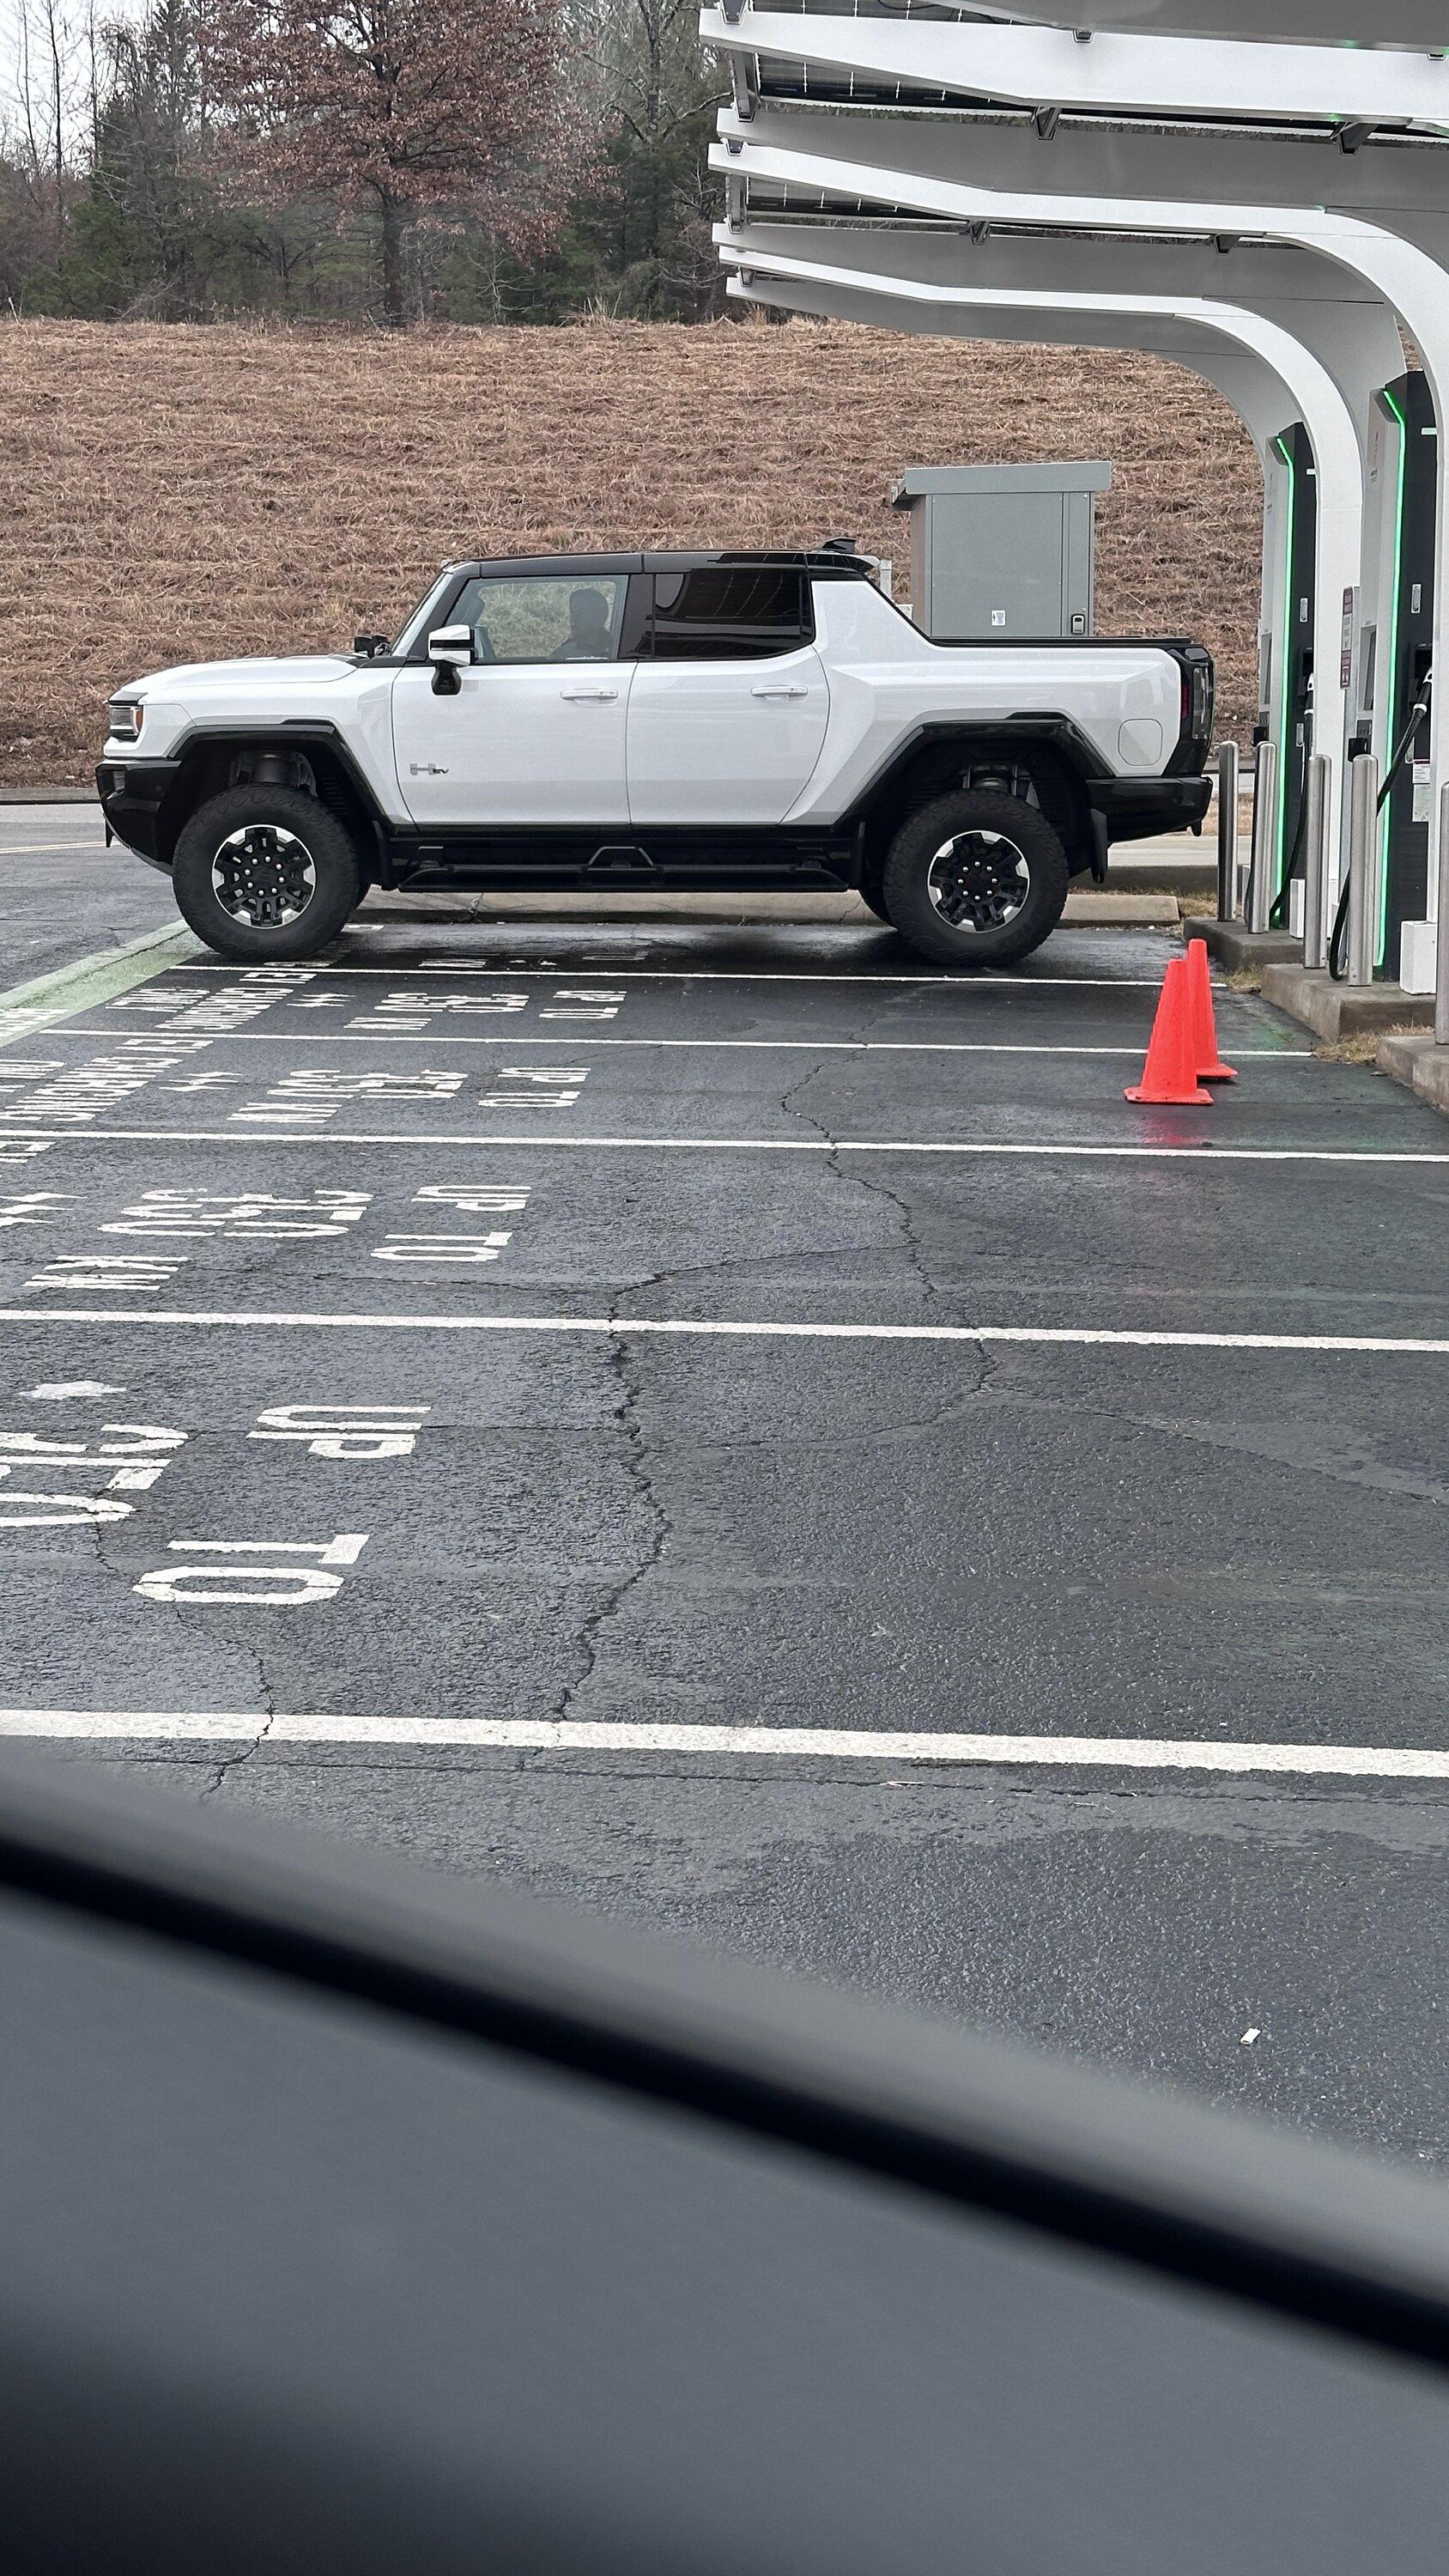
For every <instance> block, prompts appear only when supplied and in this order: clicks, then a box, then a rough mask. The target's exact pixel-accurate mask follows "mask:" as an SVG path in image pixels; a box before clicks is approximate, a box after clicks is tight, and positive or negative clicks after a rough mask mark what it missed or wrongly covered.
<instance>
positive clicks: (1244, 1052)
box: [45, 1020, 1313, 1064]
mask: <svg viewBox="0 0 1449 2576" xmlns="http://www.w3.org/2000/svg"><path fill="white" fill-rule="evenodd" d="M167 1025H168V1024H167V1023H166V1022H165V1021H164V1020H163V1021H161V1022H160V1023H159V1024H158V1025H155V1026H153V1028H152V1029H150V1030H148V1032H147V1035H148V1036H151V1035H155V1036H164V1035H165V1034H166V1031H167ZM45 1034H46V1036H47V1038H51V1037H57V1038H89V1039H90V1040H91V1041H92V1042H93V1043H94V1042H95V1041H96V1040H97V1039H108V1038H114V1037H115V1036H116V1035H117V1034H118V1032H117V1031H116V1030H114V1029H81V1028H75V1027H73V1026H69V1025H67V1026H66V1027H63V1028H48V1029H47V1030H46V1033H45ZM213 1034H214V1035H215V1036H216V1037H217V1038H221V1039H224V1040H225V1041H226V1042H227V1043H228V1044H229V1045H231V1044H235V1045H238V1046H383V1047H386V1046H414V1047H432V1048H434V1049H435V1050H436V1049H437V1048H439V1047H460V1046H467V1047H493V1048H495V1049H496V1048H498V1047H501V1046H508V1047H552V1048H553V1049H554V1050H555V1052H557V1050H558V1049H559V1048H560V1047H684V1048H690V1047H693V1048H695V1049H698V1048H701V1047H714V1048H725V1049H738V1050H740V1051H742V1052H744V1053H746V1054H751V1053H753V1054H765V1055H1108V1056H1120V1057H1121V1058H1122V1059H1123V1060H1124V1061H1130V1062H1131V1063H1133V1064H1135V1063H1136V1062H1137V1059H1138V1057H1139V1056H1140V1055H1141V1053H1142V1047H1143V1041H1142V1039H1141V1038H1138V1039H1136V1040H1135V1041H1134V1042H1133V1043H1132V1044H1131V1045H1130V1046H1050V1045H1048V1044H1046V1043H1045V1042H1043V1043H1040V1044H1028V1043H1026V1042H1025V1041H1024V1040H1020V1039H1004V1038H627V1037H617V1038H616V1037H607V1038H582V1037H579V1036H578V1035H577V1033H576V1032H575V1031H574V1030H573V1029H570V1030H569V1032H568V1034H567V1037H562V1036H557V1035H554V1036H549V1037H518V1036H516V1035H515V1034H514V1032H513V1031H512V1030H509V1031H507V1032H506V1033H505V1032H503V1031H500V1032H499V1034H498V1035H497V1036H496V1037H486V1038H485V1037H472V1036H470V1035H468V1034H467V1033H466V1032H465V1031H462V1030H458V1029H450V1028H445V1027H441V1026H440V1027H437V1028H434V1029H425V1030H424V1031H423V1032H422V1033H421V1035H419V1036H416V1037H412V1036H408V1037H404V1036H399V1035H398V1034H396V1033H395V1032H394V1031H391V1030H383V1031H382V1032H381V1033H380V1034H379V1033H369V1032H368V1031H367V1030H365V1029H359V1030H356V1031H353V1030H351V1029H247V1028H236V1029H217V1030H216V1031H215V1032H214V1033H213ZM1233 1053H1234V1055H1235V1056H1244V1057H1248V1056H1262V1057H1264V1058H1266V1059H1267V1061H1268V1062H1270V1063H1274V1064H1276V1063H1279V1062H1283V1061H1308V1062H1311V1061H1312V1059H1313V1049H1312V1047H1255V1046H1237V1045H1234V1047H1233Z"/></svg>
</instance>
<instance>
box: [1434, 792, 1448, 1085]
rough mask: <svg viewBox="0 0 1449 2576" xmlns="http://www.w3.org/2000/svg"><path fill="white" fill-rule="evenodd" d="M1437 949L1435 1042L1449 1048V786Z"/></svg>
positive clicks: (1444, 795) (1442, 806)
mask: <svg viewBox="0 0 1449 2576" xmlns="http://www.w3.org/2000/svg"><path fill="white" fill-rule="evenodd" d="M1434 949H1435V961H1434V1043H1435V1045H1436V1046H1449V787H1441V788H1440V790H1439V932H1438V937H1437V938H1436V940H1435V942H1434Z"/></svg>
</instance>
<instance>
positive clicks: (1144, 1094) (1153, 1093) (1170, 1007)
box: [1123, 949, 1212, 1107]
mask: <svg viewBox="0 0 1449 2576" xmlns="http://www.w3.org/2000/svg"><path fill="white" fill-rule="evenodd" d="M1203 954H1204V956H1206V954H1207V951H1206V949H1204V951H1203ZM1123 1097H1124V1099H1127V1100H1142V1101H1147V1102H1152V1103H1158V1104H1161V1105H1162V1106H1163V1107H1168V1106H1173V1105H1177V1104H1185V1103H1186V1102H1188V1101H1194V1100H1201V1101H1210V1100H1211V1099H1212V1093H1211V1092H1210V1091H1204V1090H1203V1089H1202V1086H1201V1084H1200V1083H1199V1081H1198V1078H1197V1051H1196V1048H1195V1046H1194V1043H1193V1027H1192V1001H1191V996H1190V994H1189V991H1188V982H1187V959H1186V958H1185V957H1174V958H1173V960H1172V963H1171V965H1170V966H1169V967H1168V970H1167V973H1166V974H1165V975H1164V976H1163V979H1162V992H1161V995H1160V997H1159V1000H1158V1004H1157V1017H1156V1019H1155V1020H1154V1021H1153V1023H1152V1035H1151V1037H1150V1038H1149V1039H1148V1041H1147V1062H1146V1064H1145V1065H1144V1066H1143V1068H1142V1080H1141V1081H1140V1082H1138V1083H1134V1084H1133V1086H1132V1089H1131V1090H1130V1091H1128V1092H1125V1093H1124V1094H1123Z"/></svg>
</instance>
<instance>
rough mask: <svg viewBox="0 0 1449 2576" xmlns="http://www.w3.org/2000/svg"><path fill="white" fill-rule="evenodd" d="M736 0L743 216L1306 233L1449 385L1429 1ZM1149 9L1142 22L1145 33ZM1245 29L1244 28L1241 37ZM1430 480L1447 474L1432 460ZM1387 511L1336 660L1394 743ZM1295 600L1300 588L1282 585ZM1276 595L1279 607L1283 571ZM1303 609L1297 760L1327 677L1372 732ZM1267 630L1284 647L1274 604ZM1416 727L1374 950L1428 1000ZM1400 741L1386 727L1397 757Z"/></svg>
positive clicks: (1375, 405)
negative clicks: (1373, 650)
mask: <svg viewBox="0 0 1449 2576" xmlns="http://www.w3.org/2000/svg"><path fill="white" fill-rule="evenodd" d="M726 10H728V15H723V13H715V10H705V15H703V33H705V39H708V41H710V44H715V46H718V49H721V52H723V57H726V62H728V67H731V82H734V108H731V111H726V116H721V139H723V149H721V157H718V165H723V167H726V204H728V214H731V227H739V222H741V216H744V214H746V211H749V216H754V214H762V216H770V214H777V211H780V209H782V204H793V206H795V209H800V206H808V209H811V211H813V222H816V229H821V224H824V222H829V216H831V214H834V222H829V229H831V232H834V227H836V224H839V216H842V214H844V216H849V211H854V209H878V211H880V219H906V222H919V219H921V216H924V219H934V222H942V219H945V224H952V222H955V224H957V227H973V229H975V234H981V232H983V229H988V232H991V237H996V227H1019V224H1032V227H1042V229H1048V232H1053V234H1055V247H1058V250H1068V247H1071V245H1068V240H1060V234H1071V232H1096V234H1117V240H1120V242H1122V240H1125V237H1132V240H1143V237H1153V234H1156V237H1158V240H1168V242H1181V240H1184V234H1189V237H1197V240H1204V242H1207V240H1210V242H1215V247H1217V252H1238V250H1243V252H1248V250H1259V247H1261V245H1266V242H1282V245H1297V247H1300V250H1302V252H1310V255H1313V258H1315V260H1318V263H1323V270H1325V276H1333V278H1338V281H1341V278H1343V276H1346V273H1349V276H1351V278H1356V281H1364V283H1367V286H1369V289H1372V291H1374V294H1377V296H1380V299H1382V301H1385V304H1387V307H1392V309H1395V312H1398V317H1400V319H1403V325H1405V327H1408V332H1410V335H1413V337H1416V343H1418V350H1421V355H1423V366H1426V386H1423V394H1426V397H1428V399H1431V402H1434V389H1436V381H1439V386H1446V384H1449V299H1446V296H1444V276H1446V268H1449V160H1446V152H1444V142H1446V129H1449V64H1446V62H1444V59H1441V57H1444V46H1441V28H1434V31H1426V28H1423V26H1418V23H1416V15H1413V10H1416V0H1403V5H1395V0H1390V5H1387V8H1385V13H1380V18H1377V23H1374V36H1377V44H1372V46H1364V44H1361V18H1359V13H1356V10H1349V8H1343V5H1341V8H1338V15H1343V18H1349V23H1346V26H1343V28H1341V31H1338V28H1328V23H1325V13H1323V10H1315V13H1313V23H1305V18H1307V10H1302V8H1295V5H1289V0H1264V5H1259V0H1253V8H1251V26H1243V23H1228V18H1225V10H1223V5H1220V0H1158V5H1153V0H1132V5H1130V8H1102V10H1094V8H1084V10H1073V18H1071V26H1066V28H1063V26H1060V23H1058V26H1040V23H1035V21H1040V18H1045V15H1048V13H1045V10H1035V13H1029V10H1022V8H1014V13H1011V21H1001V18H991V21H981V18H973V21H942V18H929V21H916V18H911V15H909V8H906V13H901V10H883V8H872V5H870V0H857V8H854V13H852V15H849V18H847V15H836V13H831V10H806V13H803V15H788V13H782V10H749V8H744V5H741V0H726ZM1238 15H1241V13H1238ZM1143 18H1148V21H1150V28H1153V31H1150V33H1143ZM1204 18H1210V26H1207V28H1204V26H1202V21H1204ZM1385 18H1387V26H1385ZM1027 21H1032V23H1027ZM1248 33H1251V39H1253V41H1238V39H1241V36H1248ZM1305 39H1310V41H1305ZM806 100H813V106H806ZM880 108H888V111H891V113H888V116H883V113H878V111H880ZM872 111H875V113H872ZM790 129H793V131H790ZM831 250H834V242H831ZM1233 265H1235V260H1233ZM1233 291H1235V289H1233ZM1387 363H1392V361H1380V366H1377V384H1374V386H1372V397H1369V402H1367V404H1356V428H1359V438H1361V443H1364V453H1367V448H1369V443H1372V438H1374V422H1377V417H1380V415H1382V410H1385V404H1382V399H1380V397H1382V386H1385V384H1392V381H1398V376H1403V358H1400V363H1398V366H1395V368H1392V376H1390V374H1387ZM1390 420H1392V412H1390ZM1431 446H1434V448H1439V443H1436V440H1431ZM1367 471H1369V466H1367ZM1269 474H1271V482H1274V484H1277V487H1279V489H1277V495H1274V497H1277V510H1271V513H1269V523H1271V533H1279V531H1282V544H1284V546H1287V538H1289V536H1292V538H1295V554H1300V551H1302V544H1305V531H1302V513H1305V497H1307V495H1305V487H1307V484H1310V482H1313V487H1315V489H1313V497H1315V500H1320V484H1323V474H1320V464H1318V459H1315V471H1313V477H1307V471H1305V456H1302V451H1295V448H1292V446H1289V448H1279V451H1277V456H1274V459H1271V466H1269ZM1289 477H1292V479H1289ZM1434 479H1436V487H1439V474H1436V477H1434ZM1289 495H1292V510H1289V507H1287V500H1289ZM1444 518H1446V513H1444V510H1441V507H1436V533H1434V551H1431V564H1428V567H1418V569H1416V580H1410V582H1408V587H1405V600H1408V598H1410V595H1413V587H1416V585H1418V598H1421V613H1423V608H1426V605H1428V616H1431V618H1439V616H1441V603H1444V592H1446V582H1444V562H1441V556H1444V554H1446V551H1449V533H1446V528H1444ZM1385 520H1387V513H1382V510H1380V507H1377V495H1374V500H1372V507H1369V510H1367V528H1369V541H1367V554H1364V562H1361V567H1359V577H1356V580H1354V582H1351V585H1349V582H1346V585H1343V590H1346V592H1349V598H1346V600H1343V595H1338V608H1341V618H1338V626H1341V636H1338V675H1341V677H1343V683H1349V688H1351V693H1354V698H1359V696H1361V693H1364V688H1369V690H1372V688H1374V675H1377V698H1380V706H1377V708H1374V711H1372V714H1374V719H1377V726H1380V734H1385V732H1387V716H1385V711H1382V665H1377V672H1374V665H1372V662H1367V659H1364V652H1361V634H1364V629H1367V626H1369V629H1374V631H1377V623H1380V618H1364V605H1367V603H1372V605H1374V608H1377V605H1380V603H1382V592H1385V582H1387V580H1390V567H1392V549H1390V567H1385V562H1382V554H1380V549H1377V541H1380V531H1382V528H1385ZM1421 536H1423V531H1421V528H1418V531H1416V533H1410V528H1408V520H1405V523H1403V526H1400V546H1403V544H1408V546H1410V549H1413V546H1416V544H1421ZM1385 546H1387V536H1385ZM1284 569H1287V567H1284ZM1302 595H1305V592H1302V587H1300V590H1297V592H1295V595H1292V598H1295V600H1302ZM1269 598H1271V590H1269ZM1282 598H1284V600H1287V598H1289V592H1287V580H1284V587H1282ZM1434 603H1439V605H1434ZM1310 621H1313V626H1315V629H1318V644H1315V649H1313V670H1310V667H1307V662H1305V657H1300V654H1295V652H1284V649H1279V665H1277V670H1274V672H1271V675H1269V677H1271V685H1269V690H1266V701H1269V708H1266V714H1269V721H1271V726H1274V732H1279V729H1284V719H1287V732H1289V742H1287V744H1284V750H1289V752H1292V750H1295V747H1297V744H1295V739H1292V737H1295V734H1297V711H1295V698H1297V701H1302V696H1305V688H1307V680H1310V677H1313V690H1315V698H1318V711H1315V716H1318V732H1315V739H1318V747H1320V750H1325V752H1328V755H1331V757H1333V755H1341V752H1343V750H1356V747H1359V744H1361V742H1364V732H1361V726H1359V729H1356V732H1354V734H1349V739H1346V742H1343V737H1338V739H1333V737H1331V732H1328V724H1325V714H1328V708H1325V685H1323V683H1325V670H1328V662H1325V649H1323V644H1325V623H1328V600H1318V605H1315V611H1310ZM1292 623H1295V634H1292V636H1289V634H1287V631H1284V634H1282V639H1279V641H1282V647H1289V644H1292V641H1295V639H1297V613H1295V621H1292ZM1264 634H1269V641H1271V639H1274V618H1271V616H1266V618H1264ZM1428 649H1434V636H1431V639H1428ZM1284 683H1287V696H1284ZM1416 703H1418V701H1416ZM1423 732H1426V734H1428V742H1426V744H1421V747H1426V750H1428V781H1426V778H1423V762H1421V765H1418V770H1421V773H1418V778H1400V781H1398V783H1395V786H1392V793H1390V801H1387V824H1385V866H1382V868H1380V886H1377V909H1380V958H1382V961H1385V963H1387V966H1390V971H1392V966H1395V958H1392V953H1390V951H1392V935H1395V927H1398V930H1400V938H1398V948H1400V958H1398V963H1400V971H1403V979H1405V984H1408V989H1421V992H1423V989H1434V971H1436V956H1434V951H1436V909H1439V907H1436V878H1439V873H1441V868H1449V845H1446V848H1444V850H1441V853H1439V863H1434V855H1428V858H1426V868H1423V876H1426V884H1423V889H1421V894H1418V902H1421V904H1423V909H1421V912H1416V909H1413V904H1416V896H1413V871H1410V866H1405V863H1400V853H1405V850H1408V848H1410V842H1408V840H1405V829H1408V832H1413V822H1410V824H1408V827H1403V824H1400V819H1398V809H1400V806H1403V801H1405V799H1408V806H1410V817H1413V801H1418V811H1421V824H1418V829H1426V832H1428V837H1431V840H1434V837H1436V835H1434V824H1436V819H1439V809H1441V791H1444V786H1449V778H1446V775H1444V770H1446V750H1449V732H1446V729H1444V726H1441V721H1439V714H1436V711H1434V708H1431V711H1428V719H1421V734H1423ZM1392 750H1395V744H1392V742H1385V752H1382V757H1387V755H1390V752H1392ZM1295 768H1300V762H1297V760H1292V757H1289V760H1284V762H1279V783H1284V781H1282V773H1284V770H1287V773H1289V778H1287V783H1284V788H1287V801H1284V809H1282V829H1287V832H1289V850H1292V835H1295V829H1297V827H1295V819H1292V793H1295V791H1292V773H1295ZM1331 801H1333V804H1336V801H1338V799H1336V796H1333V799H1331ZM1426 806H1428V822H1426V819H1423V809H1426ZM1446 840H1449V837H1446ZM1279 866H1282V850H1279ZM1325 878H1328V881H1325V886H1323V896H1325V899H1331V896H1333V894H1336V881H1333V873H1328V868H1325ZM1395 878H1398V884H1395ZM1444 951H1446V958H1444V976H1441V987H1444V994H1441V1018H1444V1036H1446V1038H1449V938H1444Z"/></svg>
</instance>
